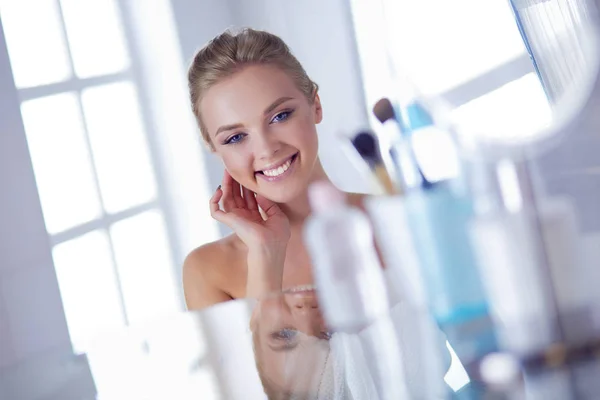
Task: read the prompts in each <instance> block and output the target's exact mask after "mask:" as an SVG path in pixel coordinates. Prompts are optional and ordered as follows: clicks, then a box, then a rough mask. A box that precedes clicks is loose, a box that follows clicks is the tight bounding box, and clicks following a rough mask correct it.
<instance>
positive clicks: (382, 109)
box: [373, 97, 432, 188]
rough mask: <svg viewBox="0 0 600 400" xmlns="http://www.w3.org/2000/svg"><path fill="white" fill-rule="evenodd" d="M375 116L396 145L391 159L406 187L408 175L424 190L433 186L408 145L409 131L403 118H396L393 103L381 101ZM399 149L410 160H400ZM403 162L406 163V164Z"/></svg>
mask: <svg viewBox="0 0 600 400" xmlns="http://www.w3.org/2000/svg"><path fill="white" fill-rule="evenodd" d="M373 114H375V117H377V119H378V120H379V122H381V124H382V125H383V126H384V127H385V128H386V130H388V132H389V136H390V140H391V141H392V142H393V143H395V145H393V146H392V148H391V149H390V157H391V159H392V161H393V163H394V166H395V167H396V169H397V170H398V171H399V174H398V175H399V176H402V177H403V178H404V181H405V182H404V183H405V185H406V180H407V175H408V174H410V175H411V176H412V178H413V179H416V180H417V183H416V185H417V186H421V187H423V188H428V187H430V186H431V185H432V184H431V182H429V181H428V180H427V178H425V175H423V172H422V171H421V168H420V167H419V164H418V162H417V158H416V156H415V154H414V151H413V149H412V146H411V145H410V144H409V143H406V140H409V139H407V138H405V136H406V134H407V133H408V132H407V129H406V127H405V125H404V124H403V122H402V120H401V118H396V113H395V112H394V107H393V106H392V102H391V101H390V100H389V99H388V98H386V97H384V98H382V99H379V100H378V101H377V103H375V105H374V106H373ZM398 148H400V149H401V150H405V151H404V152H403V153H404V154H405V157H408V158H409V159H408V160H400V157H399V154H398ZM402 161H404V163H403V162H402ZM401 165H404V168H402V167H401Z"/></svg>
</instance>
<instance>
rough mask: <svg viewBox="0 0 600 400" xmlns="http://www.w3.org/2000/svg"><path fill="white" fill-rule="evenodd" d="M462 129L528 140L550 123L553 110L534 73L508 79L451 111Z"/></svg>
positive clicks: (486, 134)
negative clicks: (502, 84) (499, 86)
mask: <svg viewBox="0 0 600 400" xmlns="http://www.w3.org/2000/svg"><path fill="white" fill-rule="evenodd" d="M452 118H453V120H454V122H455V123H456V124H457V126H458V128H459V129H460V130H461V131H463V132H468V133H476V134H479V135H483V136H485V137H487V138H491V139H502V140H516V141H519V140H528V139H530V138H531V137H532V136H534V135H537V134H539V132H540V131H541V130H542V129H545V128H547V127H548V126H549V125H550V123H551V122H552V110H551V109H550V105H549V104H548V99H547V97H546V95H545V93H544V90H543V89H542V85H541V84H540V80H539V79H538V77H537V75H536V74H535V73H533V72H532V73H530V74H527V75H525V76H524V77H522V78H520V79H517V80H515V81H512V82H510V83H509V84H507V85H504V86H502V87H501V88H499V89H496V90H494V91H493V92H490V93H488V94H486V95H485V96H481V97H478V98H476V99H475V100H472V101H470V102H468V103H466V104H464V105H462V106H460V107H458V108H457V109H455V110H454V111H453V115H452Z"/></svg>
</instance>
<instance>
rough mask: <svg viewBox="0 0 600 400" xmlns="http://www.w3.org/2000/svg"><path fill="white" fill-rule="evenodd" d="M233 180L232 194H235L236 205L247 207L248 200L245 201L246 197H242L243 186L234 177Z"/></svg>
mask: <svg viewBox="0 0 600 400" xmlns="http://www.w3.org/2000/svg"><path fill="white" fill-rule="evenodd" d="M232 180H233V183H232V185H231V188H232V193H231V195H232V196H233V201H234V202H235V205H236V207H238V208H244V207H246V201H244V198H243V197H242V186H241V185H240V184H239V182H238V181H236V180H235V179H233V178H232Z"/></svg>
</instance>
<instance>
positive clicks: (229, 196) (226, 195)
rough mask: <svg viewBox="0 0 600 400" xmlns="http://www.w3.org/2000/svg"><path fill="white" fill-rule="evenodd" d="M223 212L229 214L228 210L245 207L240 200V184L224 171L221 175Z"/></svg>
mask: <svg viewBox="0 0 600 400" xmlns="http://www.w3.org/2000/svg"><path fill="white" fill-rule="evenodd" d="M222 186H223V201H222V203H223V210H225V212H229V211H230V210H232V209H234V208H236V207H238V208H243V207H245V206H246V203H245V202H244V199H243V198H242V194H241V188H240V184H239V183H238V182H237V181H236V180H235V179H233V178H232V176H231V175H230V174H229V172H227V170H225V172H224V173H223V184H222Z"/></svg>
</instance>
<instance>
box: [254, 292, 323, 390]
mask: <svg viewBox="0 0 600 400" xmlns="http://www.w3.org/2000/svg"><path fill="white" fill-rule="evenodd" d="M255 318H256V320H255V323H256V324H255V329H254V334H255V335H257V340H258V341H259V342H260V343H259V346H258V349H257V350H258V351H259V352H260V354H256V357H258V358H259V359H260V363H261V366H262V370H263V375H264V378H266V379H267V380H268V382H270V384H272V385H274V386H276V387H277V388H279V389H283V390H287V391H294V392H302V393H312V392H316V391H318V388H319V386H320V384H321V379H322V376H323V374H324V369H325V368H326V365H327V359H328V356H329V338H330V335H331V334H330V333H329V332H328V331H327V329H326V327H325V323H324V321H323V316H322V314H321V311H320V309H319V306H318V304H317V298H316V294H315V293H314V292H312V291H304V292H298V293H289V294H282V295H281V296H277V297H274V298H271V299H264V300H262V301H261V304H260V311H259V312H258V315H257V316H256V317H255Z"/></svg>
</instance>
